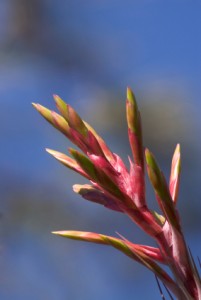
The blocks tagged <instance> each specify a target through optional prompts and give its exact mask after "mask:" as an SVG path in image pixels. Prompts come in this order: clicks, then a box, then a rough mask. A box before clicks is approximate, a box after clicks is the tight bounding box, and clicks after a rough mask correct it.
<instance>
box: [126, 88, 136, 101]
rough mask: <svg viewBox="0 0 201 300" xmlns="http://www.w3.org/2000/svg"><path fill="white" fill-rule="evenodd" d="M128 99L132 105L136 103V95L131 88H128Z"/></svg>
mask: <svg viewBox="0 0 201 300" xmlns="http://www.w3.org/2000/svg"><path fill="white" fill-rule="evenodd" d="M127 99H128V101H130V102H132V103H136V99H135V96H134V93H133V91H132V90H131V88H130V87H127Z"/></svg>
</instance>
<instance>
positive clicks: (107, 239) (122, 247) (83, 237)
mask: <svg viewBox="0 0 201 300" xmlns="http://www.w3.org/2000/svg"><path fill="white" fill-rule="evenodd" d="M52 233H53V234H56V235H59V236H62V237H65V238H69V239H73V240H80V241H85V242H90V243H96V244H103V245H108V246H112V247H114V248H116V249H117V250H119V251H121V252H123V253H124V254H125V255H127V256H129V257H130V258H132V259H134V260H136V261H138V262H140V263H141V264H142V265H144V266H146V267H147V268H148V269H150V270H151V271H152V272H153V273H155V274H156V275H157V276H158V277H159V278H160V279H161V280H162V281H163V283H164V284H165V285H166V286H167V287H168V288H169V289H170V290H177V286H176V284H175V283H174V281H173V280H172V279H171V277H170V276H169V275H168V274H167V273H166V272H165V271H164V270H163V269H162V268H161V267H160V266H159V265H158V264H157V263H156V262H155V261H154V258H155V259H157V258H158V259H159V261H160V260H162V261H163V258H162V257H161V254H160V251H157V249H156V250H154V248H152V247H146V246H145V247H144V246H143V245H136V244H133V243H131V242H129V241H127V240H122V239H119V238H115V237H111V236H107V235H103V234H98V233H94V232H84V231H72V230H67V231H53V232H52ZM152 256H153V258H152ZM174 292H175V293H176V291H174ZM176 294H177V293H176Z"/></svg>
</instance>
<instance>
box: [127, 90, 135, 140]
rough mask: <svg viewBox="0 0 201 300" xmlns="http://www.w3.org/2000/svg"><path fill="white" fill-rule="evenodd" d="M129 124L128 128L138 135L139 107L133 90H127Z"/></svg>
mask: <svg viewBox="0 0 201 300" xmlns="http://www.w3.org/2000/svg"><path fill="white" fill-rule="evenodd" d="M127 122H128V128H129V129H130V130H131V131H132V132H134V133H135V134H138V107H137V102H136V99H135V96H134V94H133V92H132V90H131V89H130V88H129V87H128V88H127Z"/></svg>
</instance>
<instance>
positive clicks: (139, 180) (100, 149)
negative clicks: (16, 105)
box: [33, 88, 201, 300]
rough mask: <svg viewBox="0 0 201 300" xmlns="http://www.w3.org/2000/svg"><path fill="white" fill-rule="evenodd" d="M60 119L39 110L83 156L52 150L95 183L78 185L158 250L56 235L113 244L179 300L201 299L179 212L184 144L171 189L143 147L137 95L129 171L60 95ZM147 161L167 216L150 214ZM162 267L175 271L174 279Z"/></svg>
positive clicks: (129, 110)
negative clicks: (122, 217) (129, 222)
mask: <svg viewBox="0 0 201 300" xmlns="http://www.w3.org/2000/svg"><path fill="white" fill-rule="evenodd" d="M54 100H55V102H56V106H57V109H58V111H59V113H60V114H58V113H56V112H54V111H50V110H49V109H47V108H45V107H43V106H42V105H40V104H33V106H34V107H35V108H36V109H37V111H38V112H39V113H40V114H41V115H42V116H43V117H44V118H45V119H46V120H47V121H48V122H50V123H51V124H52V125H53V126H54V127H55V128H56V129H58V130H59V131H60V132H62V133H63V134H64V135H65V136H66V137H67V138H68V139H69V140H70V141H71V142H72V143H73V144H75V145H76V146H77V147H78V148H79V149H80V150H81V151H82V152H79V151H77V150H75V149H71V148H70V149H69V153H70V154H71V157H70V156H68V155H66V154H63V153H60V152H57V151H54V150H50V149H47V152H49V153H50V154H51V155H52V156H54V157H55V158H56V159H57V160H59V161H60V162H61V163H62V164H64V165H65V166H66V167H68V168H70V169H72V170H74V171H75V172H77V173H79V174H81V175H82V176H84V177H85V178H87V179H88V180H89V181H90V184H84V185H78V184H76V185H74V186H73V190H74V191H75V192H76V193H78V194H80V195H81V196H82V197H83V198H84V199H87V200H89V201H92V202H96V203H99V204H102V205H104V206H105V207H107V208H109V209H112V210H115V211H118V212H121V213H124V214H126V215H128V217H129V218H130V219H131V220H132V221H134V222H135V223H136V224H137V225H138V226H139V227H140V228H141V229H142V230H143V231H145V232H146V233H147V234H148V235H149V236H151V237H152V238H153V239H154V240H155V242H156V245H157V247H150V246H146V245H139V244H134V243H132V242H130V241H128V240H127V239H125V238H124V237H122V236H121V235H119V237H111V236H106V235H103V234H98V233H93V232H83V231H69V230H68V231H57V232H53V233H54V234H57V235H60V236H63V237H67V238H71V239H76V240H83V241H87V242H92V243H99V244H105V245H110V246H112V247H114V248H116V249H118V250H120V251H122V252H123V253H124V254H126V255H127V256H129V257H130V258H132V259H134V260H135V261H137V262H139V263H141V264H142V265H144V266H145V267H147V268H148V269H150V270H151V271H152V272H153V273H154V274H155V275H156V276H157V278H159V279H160V280H161V281H162V282H163V283H164V285H165V287H166V288H167V289H168V290H169V291H170V292H171V293H173V294H174V295H175V297H176V298H177V299H179V300H193V299H194V300H201V281H200V276H199V274H198V271H197V268H196V265H195V263H194V260H193V258H192V256H191V254H190V253H189V250H188V248H187V246H186V242H185V239H184V235H183V232H182V228H181V222H180V216H179V213H178V211H177V209H176V203H177V198H178V189H179V178H180V161H181V160H180V145H179V144H178V145H177V146H176V149H175V152H174V155H173V159H172V166H171V173H170V179H169V184H168V183H167V181H166V179H165V177H164V175H163V173H162V171H161V170H160V168H159V166H158V164H157V162H156V160H155V158H154V156H153V154H152V153H151V152H150V151H149V150H148V149H145V151H144V147H143V141H142V129H141V118H140V112H139V110H138V107H137V103H136V100H135V96H134V94H133V92H132V91H131V89H130V88H128V89H127V101H126V116H127V123H128V137H129V142H130V146H131V150H132V155H133V159H131V158H129V164H130V167H129V170H128V169H127V167H126V166H125V164H124V163H123V161H122V159H121V158H120V157H119V156H118V155H117V154H115V153H113V152H112V151H111V150H110V149H109V148H108V146H107V145H106V143H105V142H104V140H103V139H102V138H101V137H100V136H99V135H98V134H97V133H96V131H95V130H94V129H93V128H92V127H91V126H90V125H89V124H88V123H87V122H85V121H84V120H82V119H81V118H80V116H79V115H78V114H77V113H76V111H75V110H74V109H73V108H72V107H71V106H70V105H68V104H66V103H65V102H64V101H63V100H62V99H61V98H60V97H58V96H54ZM145 162H146V169H147V173H148V176H149V179H150V182H151V184H152V186H153V188H154V191H155V195H156V199H157V202H158V205H159V208H160V211H161V214H159V213H157V212H155V211H152V210H150V208H149V207H148V205H147V202H146V195H145ZM161 264H163V265H166V266H168V267H169V270H170V271H171V274H172V275H169V273H167V272H166V271H165V269H163V267H162V266H161Z"/></svg>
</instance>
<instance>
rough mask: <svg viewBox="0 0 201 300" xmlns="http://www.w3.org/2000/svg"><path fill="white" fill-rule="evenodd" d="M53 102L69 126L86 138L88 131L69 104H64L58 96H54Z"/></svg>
mask: <svg viewBox="0 0 201 300" xmlns="http://www.w3.org/2000/svg"><path fill="white" fill-rule="evenodd" d="M54 100H55V101H56V104H57V107H58V109H59V111H60V112H61V114H62V116H63V117H64V118H65V119H66V121H67V122H68V124H69V126H70V127H71V128H73V129H74V130H76V131H78V132H79V133H80V134H81V135H83V136H84V137H86V135H87V133H88V129H87V127H86V126H85V124H84V122H83V120H82V119H81V118H80V116H79V115H78V113H77V112H76V111H75V110H74V109H73V108H72V107H71V106H70V105H69V104H66V103H65V102H64V101H63V100H62V99H61V98H60V97H59V96H54Z"/></svg>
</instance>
